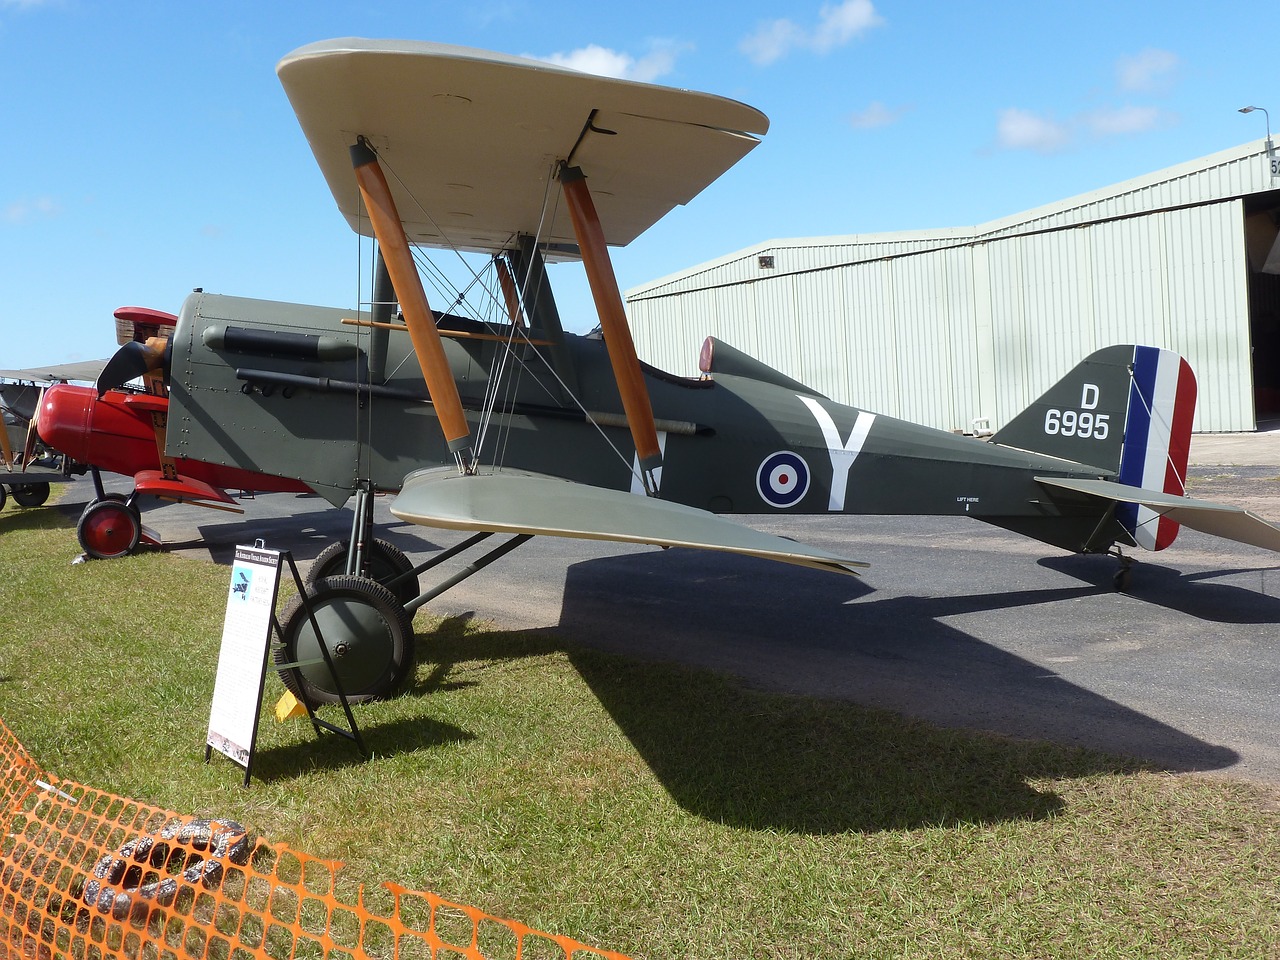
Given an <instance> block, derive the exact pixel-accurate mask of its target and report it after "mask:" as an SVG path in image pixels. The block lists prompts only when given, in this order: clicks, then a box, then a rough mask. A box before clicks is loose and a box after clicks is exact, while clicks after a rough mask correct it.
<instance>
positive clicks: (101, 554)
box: [76, 497, 142, 560]
mask: <svg viewBox="0 0 1280 960" xmlns="http://www.w3.org/2000/svg"><path fill="white" fill-rule="evenodd" d="M141 536H142V518H141V517H140V516H139V514H138V512H137V511H136V510H135V509H133V508H132V507H130V506H129V505H128V504H126V503H124V502H123V501H122V500H117V499H115V498H114V497H112V498H108V499H105V500H94V501H93V502H91V503H90V504H89V505H88V506H87V507H85V508H84V513H82V514H80V522H79V523H77V524H76V539H77V540H79V541H80V546H81V548H82V549H83V550H84V552H85V553H86V554H88V555H89V556H91V557H93V558H94V559H95V560H111V559H114V558H115V557H123V556H127V555H128V554H130V553H132V552H133V551H134V549H135V548H136V547H137V546H138V540H139V538H141Z"/></svg>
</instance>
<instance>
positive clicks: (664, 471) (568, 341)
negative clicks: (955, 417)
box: [99, 39, 1280, 700]
mask: <svg viewBox="0 0 1280 960" xmlns="http://www.w3.org/2000/svg"><path fill="white" fill-rule="evenodd" d="M277 72H278V74H279V77H280V79H281V81H282V83H283V84H284V88H285V90H286V92H287V95H288V97H289V100H290V101H291V103H292V105H293V108H294V110H295V112H296V113H297V116H298V119H299V121H300V122H301V124H302V128H303V130H304V132H305V134H306V137H307V139H308V141H309V143H310V145H311V148H312V150H313V152H314V154H315V157H316V159H317V161H318V162H319V164H320V168H321V170H322V171H323V173H324V176H325V179H326V180H327V182H328V185H329V187H330V189H331V190H332V193H333V196H334V198H335V200H336V201H337V204H338V207H339V210H340V211H341V212H342V214H343V216H344V217H345V218H346V220H347V222H348V223H349V224H350V226H351V228H352V229H353V230H355V231H356V232H358V233H359V234H361V235H364V236H368V237H373V238H374V239H375V240H376V243H377V251H378V253H377V258H376V266H375V267H374V269H373V270H372V271H371V272H372V275H373V282H372V299H371V301H370V304H369V309H368V310H367V311H350V310H345V311H344V310H341V309H332V308H324V307H312V306H302V305H298V304H290V303H278V302H265V301H260V300H247V299H241V298H236V297H229V296H219V295H213V294H210V293H204V292H200V291H197V292H196V293H194V294H193V295H192V296H190V297H189V298H188V299H187V301H186V302H185V304H184V305H183V306H182V309H181V312H180V315H179V320H178V323H177V326H176V329H175V330H174V333H173V335H172V337H171V339H170V342H169V344H167V345H166V344H153V345H151V346H147V345H145V344H140V343H135V344H129V345H127V346H126V348H124V353H123V354H121V355H120V356H118V357H117V359H116V360H115V361H113V364H112V366H111V367H110V368H109V369H108V371H106V372H105V373H104V376H103V379H102V380H101V381H100V382H99V388H100V389H107V388H110V387H112V386H114V385H117V384H119V383H121V382H123V380H125V379H128V378H129V377H131V376H135V375H137V373H138V372H140V371H141V370H142V369H144V368H147V367H154V366H155V365H157V364H160V363H164V364H165V365H166V366H167V372H168V381H169V416H168V419H169V424H168V432H167V440H166V447H167V454H168V455H169V456H170V457H172V458H175V460H177V461H178V462H179V463H180V462H181V460H182V459H183V458H187V459H191V460H199V461H207V462H211V463H215V464H224V465H228V466H235V467H240V468H245V469H252V470H255V471H259V472H263V473H269V474H278V475H280V476H283V477H291V478H297V479H298V480H301V481H302V482H304V483H305V484H306V485H307V486H309V487H310V488H311V489H313V490H315V491H316V492H317V493H319V494H320V495H322V496H324V497H325V498H327V499H328V500H329V501H330V502H332V503H333V504H335V505H340V504H343V503H345V502H347V501H348V499H349V498H351V497H352V496H354V497H355V498H356V499H355V506H356V509H355V521H354V523H353V527H352V534H351V539H350V541H348V542H343V543H336V544H333V545H332V546H331V547H330V548H329V549H328V550H326V551H325V552H324V553H323V554H322V555H321V556H320V557H319V558H318V560H317V561H316V564H315V565H314V566H313V567H312V569H311V572H310V574H309V577H308V579H309V581H310V586H309V591H310V597H311V601H312V605H313V607H314V608H315V610H316V613H317V622H318V623H319V625H320V627H321V630H320V633H319V634H317V633H316V632H315V629H314V625H313V623H312V621H311V620H310V618H309V617H308V616H306V614H305V611H303V610H302V609H301V607H300V606H299V605H298V604H297V603H295V604H294V606H293V607H291V608H290V610H288V611H286V615H285V616H284V617H283V621H284V633H285V645H284V649H283V651H282V653H281V656H282V657H283V658H284V660H283V661H282V662H286V663H297V662H299V661H304V662H305V661H309V660H318V657H317V654H318V653H319V652H320V651H319V649H318V646H319V644H320V643H321V642H323V643H324V644H326V646H327V647H328V649H329V650H330V652H331V653H332V654H333V655H334V657H335V659H336V662H337V665H338V669H339V674H340V677H341V685H342V687H343V689H344V691H345V692H346V694H347V695H348V696H349V697H351V698H352V699H365V698H370V697H380V696H386V695H389V694H391V693H392V692H394V691H395V690H396V688H397V687H398V686H399V685H400V684H401V682H402V681H403V680H404V679H405V678H406V677H407V676H408V674H409V672H410V671H411V669H412V666H413V631H412V628H411V626H410V622H409V621H410V618H411V615H412V612H413V611H414V610H416V609H417V608H418V607H420V606H421V605H422V604H424V603H426V602H428V601H429V600H430V599H431V598H433V597H435V596H438V595H439V593H440V592H441V591H442V590H443V589H446V588H447V587H448V586H449V585H450V584H451V583H453V582H456V578H455V579H454V580H451V581H446V582H445V583H444V584H441V585H440V586H438V587H435V588H433V589H431V590H428V591H425V592H423V591H421V590H420V587H419V581H418V577H419V575H420V574H421V573H423V572H425V569H426V568H427V567H429V566H432V565H434V564H435V563H436V562H438V561H439V560H441V559H444V558H445V557H444V556H438V557H435V558H433V559H432V561H429V563H428V564H424V565H422V566H420V567H417V568H414V567H412V565H411V564H410V563H409V561H408V560H407V559H406V558H405V556H404V554H403V553H402V552H401V551H399V550H397V549H396V548H395V547H394V546H392V545H390V544H388V543H385V542H384V541H380V540H378V539H377V538H376V537H375V536H374V531H373V530H372V519H371V518H372V513H371V508H370V502H371V500H370V498H371V495H372V494H374V493H376V492H380V491H394V492H395V493H396V496H395V500H394V502H393V504H392V506H391V511H392V513H393V514H394V515H395V516H397V517H399V518H402V519H404V520H407V521H411V522H413V523H415V524H422V525H426V526H434V527H443V528H450V529H457V530H465V531H471V532H473V533H474V534H475V536H474V537H472V538H470V539H468V540H466V541H465V542H464V543H463V544H460V545H459V547H458V548H455V549H453V550H449V551H445V552H444V553H445V554H447V555H449V556H452V555H453V554H454V553H455V552H456V551H457V550H461V549H462V548H470V547H472V546H475V545H477V544H478V543H479V541H481V540H482V539H484V538H486V537H489V536H491V535H493V534H499V535H503V536H504V537H505V539H504V540H503V541H502V542H501V544H500V546H498V547H497V548H495V549H492V550H490V551H489V552H488V553H487V554H485V555H484V556H482V557H481V558H480V559H478V560H477V561H476V562H475V563H474V564H472V565H471V567H470V568H469V570H471V571H474V570H475V569H479V568H481V567H483V566H484V565H486V564H488V563H489V562H491V561H492V560H494V559H496V558H497V557H499V556H501V555H502V554H504V553H505V552H507V551H509V550H510V549H512V548H514V547H515V546H517V545H518V544H520V543H522V542H524V541H525V540H526V539H528V538H529V537H530V536H536V535H549V536H561V537H582V538H595V539H604V540H614V541H625V542H636V543H648V544H659V545H662V546H682V547H696V548H702V549H709V550H723V551H731V552H736V553H743V554H749V555H753V556H758V557H764V558H769V559H774V560H782V561H787V562H791V563H798V564H804V565H808V566H811V567H817V568H820V569H824V570H831V571H836V572H842V573H853V572H855V571H856V570H857V568H858V567H860V566H863V565H862V564H860V563H859V562H858V561H857V560H855V559H852V558H850V557H847V556H844V555H837V554H833V553H830V552H827V551H824V550H819V549H816V548H814V547H809V546H806V545H804V544H800V543H796V542H794V541H791V540H786V539H782V538H779V537H774V536H769V535H766V534H763V533H760V532H757V531H754V530H752V529H750V528H748V527H745V526H742V525H740V524H738V523H736V522H733V521H731V520H729V519H726V517H725V516H724V515H726V514H734V513H739V514H759V513H768V512H791V513H878V514H930V515H942V516H947V515H961V514H963V515H965V516H970V517H973V518H975V519H978V520H983V521H985V522H987V523H991V524H995V525H997V526H1000V527H1003V528H1005V529H1008V530H1012V531H1016V532H1018V533H1021V534H1025V535H1027V536H1030V537H1034V538H1036V539H1037V540H1040V541H1043V542H1044V543H1047V544H1050V545H1052V546H1054V547H1057V548H1061V549H1064V550H1072V551H1085V552H1108V551H1110V552H1114V553H1116V554H1117V555H1118V556H1121V559H1122V561H1123V563H1124V567H1123V568H1122V569H1121V573H1120V577H1121V579H1122V580H1123V578H1124V577H1125V576H1127V569H1128V566H1127V565H1128V558H1127V557H1124V556H1123V555H1122V554H1121V553H1120V550H1121V548H1127V547H1137V546H1142V547H1147V548H1151V549H1160V548H1162V547H1164V546H1167V545H1168V544H1169V543H1170V542H1172V539H1173V537H1174V535H1175V534H1176V532H1177V529H1178V524H1186V525H1188V526H1191V527H1194V528H1196V529H1199V530H1204V531H1207V532H1209V533H1214V534H1219V535H1222V536H1226V537H1231V538H1234V539H1237V540H1241V541H1244V542H1246V543H1251V544H1256V545H1259V546H1263V547H1266V548H1269V549H1280V529H1277V528H1276V527H1273V526H1271V525H1270V524H1268V523H1266V522H1265V521H1263V520H1260V519H1259V518H1257V517H1254V516H1252V515H1250V514H1248V513H1246V512H1244V511H1241V510H1238V509H1234V508H1230V507H1223V506H1219V505H1216V504H1211V503H1206V502H1203V501H1197V500H1192V499H1189V498H1186V497H1185V496H1183V493H1184V480H1185V475H1186V464H1187V453H1188V447H1189V442H1190V434H1191V421H1192V415H1193V413H1194V408H1195V393H1196V387H1195V379H1194V376H1193V375H1192V373H1191V369H1190V367H1189V366H1188V365H1187V363H1186V361H1185V360H1183V359H1182V358H1181V357H1179V356H1178V355H1177V354H1175V353H1172V352H1170V351H1167V350H1163V349H1159V348H1156V347H1144V346H1135V345H1120V346H1112V347H1107V348H1105V349H1103V350H1099V351H1098V352H1096V353H1094V354H1093V355H1091V356H1089V357H1088V358H1086V359H1085V360H1083V361H1082V362H1081V363H1079V364H1078V365H1077V366H1076V367H1075V368H1074V369H1072V370H1071V371H1070V372H1069V373H1067V374H1066V376H1065V377H1064V378H1063V379H1062V380H1061V381H1059V382H1058V383H1057V384H1056V385H1055V386H1053V387H1052V388H1051V389H1050V390H1049V391H1048V392H1047V393H1045V395H1044V396H1042V397H1041V398H1040V399H1039V400H1037V401H1036V402H1035V403H1034V404H1032V406H1031V407H1029V408H1028V409H1027V410H1026V411H1025V412H1023V413H1022V414H1021V415H1019V416H1018V417H1016V418H1015V419H1014V420H1013V421H1012V422H1010V423H1009V424H1007V425H1006V426H1004V427H1003V428H1002V429H1001V430H999V431H998V432H997V433H996V434H995V436H994V437H992V438H991V442H983V441H980V440H977V439H974V438H970V437H964V436H957V435H953V434H950V433H946V432H942V431H938V430H934V429H930V428H926V427H922V426H918V425H915V424H911V423H907V422H904V421H901V420H897V419H894V418H892V417H888V416H882V415H879V414H875V413H871V412H869V411H866V410H860V409H857V408H854V407H851V406H847V405H844V404H841V403H836V402H834V401H832V400H830V399H828V398H826V397H824V396H821V395H820V394H818V393H817V392H815V391H814V390H812V389H810V388H809V387H807V386H805V385H804V384H802V383H799V382H797V381H795V380H793V379H791V378H790V377H787V376H785V375H784V374H782V373H780V372H778V371H776V370H773V369H771V368H770V367H768V366H766V365H765V364H763V363H761V362H760V361H758V360H755V359H752V358H751V357H749V356H747V355H745V354H743V353H741V352H740V351H738V350H736V349H734V348H733V347H732V346H730V345H729V344H727V343H723V342H718V341H715V340H708V341H707V343H706V345H705V346H704V348H703V353H702V358H701V370H702V372H703V375H702V376H701V377H698V378H684V377H677V376H672V375H670V374H667V373H664V372H661V371H659V370H656V369H654V368H652V367H650V366H648V365H646V364H644V363H641V362H640V361H639V360H638V359H637V357H636V353H635V349H634V346H633V344H632V340H631V335H630V332H629V330H628V327H627V322H626V317H625V314H624V310H623V304H622V300H621V297H620V295H619V292H618V286H617V282H616V279H615V278H614V274H613V271H612V268H611V264H610V260H609V253H608V247H609V246H622V245H625V244H627V243H628V242H630V241H631V240H633V239H634V238H635V237H636V236H638V235H639V234H640V233H642V232H643V231H644V230H645V229H647V228H648V227H649V226H650V225H652V224H653V223H655V222H656V221H657V220H658V219H660V218H661V217H662V216H663V215H665V214H666V213H667V212H668V211H669V210H671V209H672V208H673V207H674V206H675V205H677V204H683V203H687V202H688V201H689V200H691V199H692V198H693V197H694V196H696V195H697V194H698V193H699V192H700V191H702V190H703V189H704V188H705V187H707V186H708V185H709V184H711V183H712V182H713V181H714V180H715V179H716V178H717V177H719V176H720V174H722V173H723V172H724V171H725V170H727V169H728V168H729V167H730V166H732V165H733V164H734V163H736V162H737V161H738V160H739V159H741V158H742V157H743V156H744V155H745V154H746V153H748V152H749V151H750V150H751V149H752V148H753V147H755V146H756V144H757V143H758V142H759V139H760V137H761V136H762V135H763V134H764V133H765V132H766V130H767V128H768V121H767V119H766V118H765V117H764V115H763V114H761V113H760V112H758V111H757V110H755V109H753V108H751V107H749V106H746V105H744V104H741V103H738V102H735V101H732V100H727V99H724V98H721V97H716V96H711V95H708V94H703V93H694V92H689V91H684V90H675V89H669V88H665V87H659V86H653V85H649V84H641V83H633V82H628V81H623V80H614V79H607V78H602V77H597V76H590V75H586V74H581V73H578V72H575V71H571V70H566V69H562V68H558V67H555V66H551V65H548V64H545V63H540V62H535V61H531V60H525V59H519V58H514V57H507V56H502V55H498V54H493V53H487V52H483V51H478V50H470V49H463V48H457V47H449V46H442V45H439V44H431V43H413V42H393V41H371V40H355V39H345V40H333V41H327V42H322V43H316V44H312V45H310V46H306V47H303V48H301V49H299V50H296V51H294V52H293V53H291V54H289V55H288V56H286V57H285V58H284V59H283V60H281V61H280V63H279V65H278V67H277ZM424 248H439V249H444V250H449V251H461V252H466V253H472V254H482V255H484V262H485V264H486V268H485V271H484V273H483V275H482V276H478V277H477V284H476V286H475V288H474V289H473V290H472V291H469V294H468V297H467V299H466V301H465V303H466V304H468V305H469V309H462V308H461V307H460V306H459V304H456V303H450V304H449V306H448V309H446V310H443V311H437V310H433V309H432V306H431V305H430V304H429V302H428V299H427V295H426V292H425V290H424V287H423V283H422V279H421V277H422V272H421V269H420V265H419V263H418V262H417V261H416V260H415V257H416V256H419V255H421V253H422V251H423V249H424ZM564 260H581V261H582V263H583V265H584V266H585V270H586V275H587V279H588V282H589V283H590V286H591V290H592V295H593V298H594V302H595V306H596V308H597V313H598V316H599V321H600V327H599V329H598V330H597V331H596V332H593V333H591V334H588V335H585V336H579V335H573V334H569V333H566V332H565V330H564V328H563V326H562V323H561V320H560V316H559V314H558V312H557V308H556V304H555V300H554V298H553V296H552V293H551V289H550V287H549V285H548V282H547V265H548V264H549V263H554V262H557V261H564ZM477 291H478V293H477ZM353 544H354V548H353V547H352V545H353ZM319 637H323V640H321V639H319ZM285 677H286V681H287V682H288V684H289V685H290V686H291V687H292V688H293V689H294V690H295V691H305V692H306V693H307V694H308V695H309V696H311V697H312V698H313V699H318V700H332V699H333V698H334V696H335V691H334V690H333V689H332V688H333V686H334V684H333V683H332V682H331V680H330V676H329V674H328V672H327V670H326V668H324V667H323V665H320V664H317V665H316V666H314V667H309V666H305V665H304V666H297V667H293V668H291V669H289V670H288V671H286V673H285Z"/></svg>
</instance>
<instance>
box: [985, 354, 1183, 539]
mask: <svg viewBox="0 0 1280 960" xmlns="http://www.w3.org/2000/svg"><path fill="white" fill-rule="evenodd" d="M1195 404H1196V381H1195V375H1194V373H1192V370H1191V366H1190V364H1188V363H1187V361H1186V360H1185V359H1183V358H1182V357H1180V356H1179V355H1178V354H1176V353H1174V352H1173V351H1171V350H1163V349H1161V348H1159V347H1147V346H1137V345H1133V344H1123V345H1117V346H1112V347H1105V348H1103V349H1102V350H1098V351H1096V352H1095V353H1092V354H1090V355H1089V356H1088V357H1087V358H1085V359H1084V360H1083V361H1082V362H1080V363H1079V364H1077V365H1076V367H1075V368H1073V369H1072V370H1071V372H1070V373H1068V374H1067V375H1066V376H1065V377H1063V378H1062V379H1061V380H1059V381H1058V382H1057V383H1055V384H1054V385H1053V386H1052V387H1050V388H1049V389H1048V390H1047V391H1046V392H1045V393H1044V395H1043V396H1041V397H1040V398H1039V399H1037V400H1036V401H1035V402H1034V403H1032V404H1031V405H1030V406H1029V407H1027V409H1026V410H1024V411H1023V412H1022V413H1020V414H1018V416H1016V417H1014V419H1013V420H1011V421H1010V422H1009V424H1008V425H1007V426H1006V427H1004V428H1003V429H1001V430H1000V431H999V432H997V433H996V435H995V436H994V437H992V442H993V443H998V444H1001V445H1003V446H1010V447H1017V448H1019V449H1022V450H1029V451H1032V452H1034V453H1042V454H1047V455H1049V456H1053V457H1059V458H1061V459H1064V460H1071V461H1074V462H1075V463H1081V464H1087V465H1089V466H1093V467H1097V468H1098V469H1099V471H1100V473H1105V474H1110V475H1111V478H1112V479H1114V480H1116V481H1118V482H1119V483H1122V484H1126V485H1128V486H1131V487H1141V488H1143V489H1146V490H1156V491H1160V492H1162V493H1169V494H1174V495H1176V496H1182V495H1183V493H1184V492H1185V484H1186V475H1187V459H1188V454H1189V452H1190V447H1191V426H1192V420H1193V419H1194V417H1195ZM1115 517H1116V520H1117V521H1118V522H1119V523H1120V525H1121V526H1122V527H1123V528H1124V530H1125V531H1126V532H1127V533H1128V534H1129V536H1130V537H1131V538H1132V540H1133V543H1134V544H1136V545H1138V546H1142V547H1145V548H1146V549H1148V550H1162V549H1164V548H1165V547H1167V546H1169V544H1171V543H1173V540H1174V538H1175V537H1176V536H1177V533H1178V524H1177V523H1175V522H1174V521H1172V520H1169V519H1167V518H1163V517H1161V516H1160V515H1159V514H1157V513H1156V512H1155V511H1154V510H1152V509H1150V508H1149V507H1142V506H1139V505H1137V504H1134V503H1126V502H1121V503H1119V504H1118V505H1117V507H1116V514H1115Z"/></svg>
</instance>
